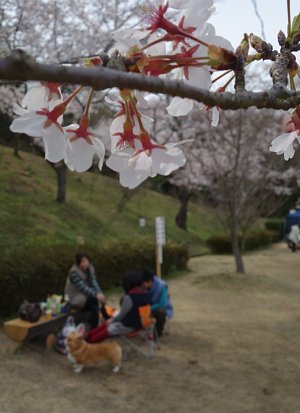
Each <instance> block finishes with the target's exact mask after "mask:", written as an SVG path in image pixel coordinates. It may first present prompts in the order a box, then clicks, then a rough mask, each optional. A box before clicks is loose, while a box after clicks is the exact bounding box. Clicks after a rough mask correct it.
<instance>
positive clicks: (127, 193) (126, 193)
mask: <svg viewBox="0 0 300 413" xmlns="http://www.w3.org/2000/svg"><path fill="white" fill-rule="evenodd" d="M132 195H133V191H131V190H130V189H128V188H123V189H122V197H121V199H120V201H119V202H118V204H117V211H118V212H122V211H123V209H124V208H125V206H126V204H127V203H128V202H129V201H130V199H131V197H132Z"/></svg>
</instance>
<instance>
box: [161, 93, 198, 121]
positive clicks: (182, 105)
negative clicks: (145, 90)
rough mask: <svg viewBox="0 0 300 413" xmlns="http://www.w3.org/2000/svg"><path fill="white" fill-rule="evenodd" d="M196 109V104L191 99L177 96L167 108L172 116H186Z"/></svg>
mask: <svg viewBox="0 0 300 413" xmlns="http://www.w3.org/2000/svg"><path fill="white" fill-rule="evenodd" d="M193 107H194V102H193V101H192V100H191V99H187V98H180V97H178V96H176V97H175V98H173V99H172V101H171V103H170V104H169V106H167V112H168V114H169V115H172V116H185V115H187V114H188V113H189V112H190V111H191V110H192V109H193Z"/></svg>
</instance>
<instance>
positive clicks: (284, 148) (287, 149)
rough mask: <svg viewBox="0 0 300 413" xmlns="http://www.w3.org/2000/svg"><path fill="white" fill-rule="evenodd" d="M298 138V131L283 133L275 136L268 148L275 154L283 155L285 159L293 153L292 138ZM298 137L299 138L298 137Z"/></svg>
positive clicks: (289, 157)
mask: <svg viewBox="0 0 300 413" xmlns="http://www.w3.org/2000/svg"><path fill="white" fill-rule="evenodd" d="M296 138H298V131H294V132H290V133H285V134H284V135H280V136H277V138H275V139H274V140H273V141H272V143H271V146H270V148H269V150H270V152H275V153H276V154H277V155H282V154H283V155H284V159H285V161H288V160H289V159H291V158H292V157H293V156H294V154H295V149H294V145H293V144H294V140H295V139H296ZM298 139H299V138H298Z"/></svg>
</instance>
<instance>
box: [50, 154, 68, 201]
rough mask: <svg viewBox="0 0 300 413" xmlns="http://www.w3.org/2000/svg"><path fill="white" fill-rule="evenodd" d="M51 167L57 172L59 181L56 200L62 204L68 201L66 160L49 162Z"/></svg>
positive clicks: (57, 180)
mask: <svg viewBox="0 0 300 413" xmlns="http://www.w3.org/2000/svg"><path fill="white" fill-rule="evenodd" d="M49 164H50V165H51V167H52V168H53V169H54V171H55V173H56V182H57V192H56V201H57V202H59V203H60V204H64V203H65V202H66V188H67V167H66V165H65V163H64V161H60V162H57V163H51V162H49Z"/></svg>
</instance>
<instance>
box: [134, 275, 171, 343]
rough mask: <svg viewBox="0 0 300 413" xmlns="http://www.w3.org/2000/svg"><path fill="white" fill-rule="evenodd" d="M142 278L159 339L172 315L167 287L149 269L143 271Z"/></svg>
mask: <svg viewBox="0 0 300 413" xmlns="http://www.w3.org/2000/svg"><path fill="white" fill-rule="evenodd" d="M142 277H143V286H144V288H146V289H147V290H148V293H149V299H150V304H151V311H152V315H153V317H154V318H155V319H156V331H157V335H158V336H159V337H161V336H162V334H163V329H164V326H165V323H166V319H171V318H172V317H173V314H174V310H173V305H172V303H171V300H170V296H169V293H168V286H167V284H166V283H165V282H164V281H163V280H162V279H161V278H159V277H157V276H156V275H155V274H154V272H153V271H152V270H150V269H149V268H144V269H143V271H142Z"/></svg>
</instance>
